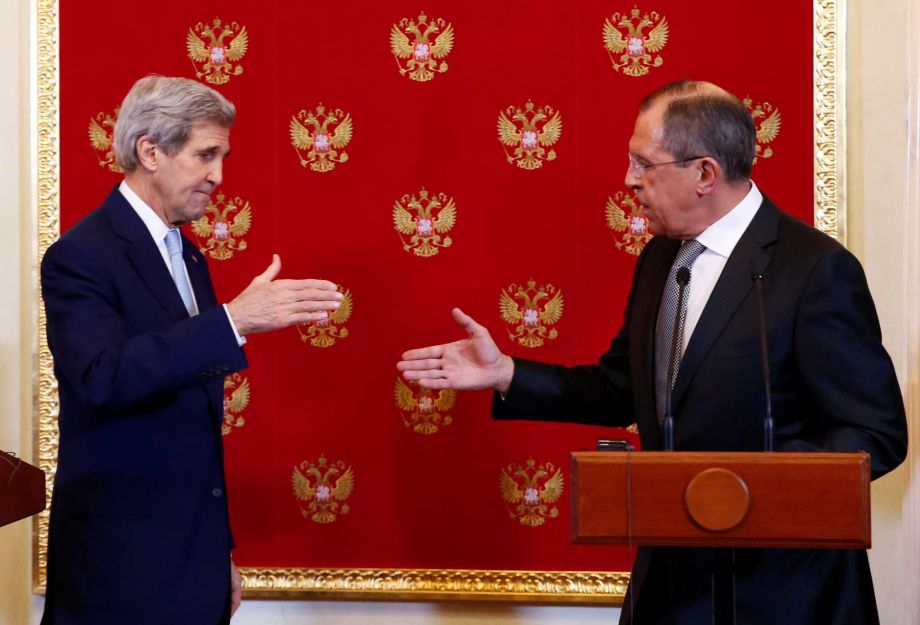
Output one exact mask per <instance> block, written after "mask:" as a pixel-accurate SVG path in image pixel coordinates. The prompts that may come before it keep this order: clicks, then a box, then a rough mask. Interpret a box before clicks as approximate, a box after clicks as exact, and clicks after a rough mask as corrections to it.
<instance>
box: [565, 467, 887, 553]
mask: <svg viewBox="0 0 920 625" xmlns="http://www.w3.org/2000/svg"><path fill="white" fill-rule="evenodd" d="M870 481H871V477H870V472H869V456H868V454H866V453H865V452H857V453H786V452H737V453H729V452H725V453H722V452H643V451H640V452H626V451H598V452H575V453H573V454H572V488H573V491H572V492H573V495H572V538H573V541H574V542H579V543H591V542H603V543H623V544H627V543H630V544H635V545H668V546H683V547H807V548H812V549H815V548H834V549H841V548H842V549H866V548H868V547H869V546H870V544H871V525H870V508H869V483H870Z"/></svg>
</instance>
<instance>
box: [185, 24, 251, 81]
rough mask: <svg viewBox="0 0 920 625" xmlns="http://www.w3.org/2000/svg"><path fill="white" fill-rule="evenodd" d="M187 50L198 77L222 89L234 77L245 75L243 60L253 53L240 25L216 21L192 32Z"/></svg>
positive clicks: (247, 36) (186, 41)
mask: <svg viewBox="0 0 920 625" xmlns="http://www.w3.org/2000/svg"><path fill="white" fill-rule="evenodd" d="M185 47H186V48H188V58H189V59H191V61H192V65H193V66H194V67H195V76H196V77H197V78H198V79H199V80H200V79H202V78H204V79H205V81H207V82H209V83H211V84H212V85H222V84H224V83H227V82H229V81H230V77H231V76H239V75H240V74H242V73H243V66H242V65H240V64H239V60H240V59H241V58H243V55H245V54H246V50H247V49H249V33H247V32H246V27H245V26H240V25H239V24H237V23H236V22H230V23H228V24H225V23H224V22H223V20H221V19H218V18H214V21H213V22H212V23H211V24H210V25H209V24H206V23H204V22H198V23H197V24H195V25H194V26H193V27H191V28H189V29H188V34H187V35H186V36H185Z"/></svg>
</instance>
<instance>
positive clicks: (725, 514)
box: [684, 469, 751, 532]
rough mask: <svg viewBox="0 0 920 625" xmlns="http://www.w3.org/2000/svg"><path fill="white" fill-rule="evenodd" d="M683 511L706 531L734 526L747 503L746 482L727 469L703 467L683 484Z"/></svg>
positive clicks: (718, 530) (723, 530) (715, 530)
mask: <svg viewBox="0 0 920 625" xmlns="http://www.w3.org/2000/svg"><path fill="white" fill-rule="evenodd" d="M684 502H685V503H686V505H687V513H688V514H689V515H690V518H691V519H693V522H694V523H696V524H697V525H698V526H700V528H701V529H703V530H706V531H708V532H725V531H728V530H730V529H734V528H735V527H737V526H738V524H739V523H741V521H743V520H744V517H745V515H746V514H747V511H748V509H749V508H750V506H751V494H750V493H749V492H748V487H747V484H745V483H744V480H743V479H741V478H740V477H739V476H738V475H737V474H735V473H733V472H731V471H729V470H727V469H706V470H705V471H701V472H700V473H698V474H697V475H696V477H694V478H693V479H692V480H690V483H689V484H687V490H686V492H685V493H684Z"/></svg>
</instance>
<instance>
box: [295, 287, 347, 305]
mask: <svg viewBox="0 0 920 625" xmlns="http://www.w3.org/2000/svg"><path fill="white" fill-rule="evenodd" d="M289 293H290V296H291V299H292V301H295V302H306V301H317V302H341V301H342V299H343V297H344V296H343V295H342V294H341V293H339V292H338V291H322V290H319V289H297V290H293V291H289Z"/></svg>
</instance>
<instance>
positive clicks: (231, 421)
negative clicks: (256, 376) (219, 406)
mask: <svg viewBox="0 0 920 625" xmlns="http://www.w3.org/2000/svg"><path fill="white" fill-rule="evenodd" d="M248 405H249V379H248V378H245V377H243V376H242V375H240V374H239V373H232V374H230V375H228V376H227V377H226V378H224V422H223V423H222V424H221V426H220V433H221V434H223V435H224V436H226V435H228V434H230V432H232V431H233V428H241V427H243V426H244V425H246V419H244V418H243V411H244V410H246V407H247V406H248Z"/></svg>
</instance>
